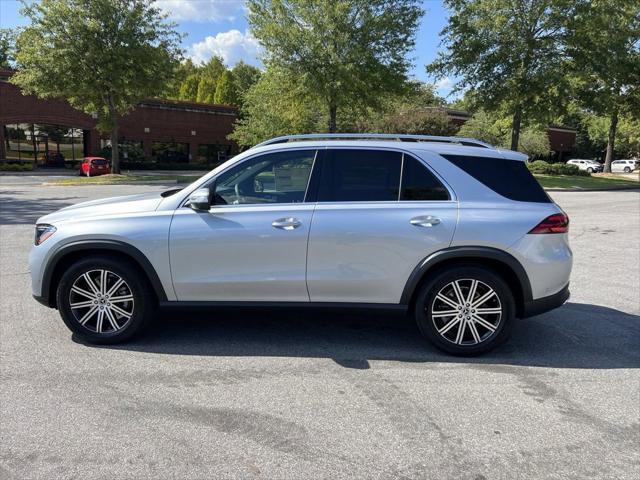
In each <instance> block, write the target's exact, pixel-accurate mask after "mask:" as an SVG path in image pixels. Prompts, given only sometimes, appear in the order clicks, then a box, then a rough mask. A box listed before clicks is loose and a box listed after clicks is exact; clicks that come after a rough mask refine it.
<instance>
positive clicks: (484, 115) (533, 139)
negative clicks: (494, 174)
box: [458, 110, 551, 157]
mask: <svg viewBox="0 0 640 480" xmlns="http://www.w3.org/2000/svg"><path fill="white" fill-rule="evenodd" d="M458 135H460V136H461V137H471V138H476V139H478V140H482V141H483V142H487V143H489V144H491V145H495V146H497V147H508V146H509V145H510V143H511V121H510V119H509V117H508V116H507V115H500V114H498V113H488V112H486V111H484V110H479V111H477V112H476V113H474V114H473V116H472V117H471V118H470V119H469V120H467V121H466V122H465V123H464V125H462V127H461V128H460V131H459V132H458ZM517 150H519V151H521V152H523V153H526V154H527V155H529V156H530V157H536V156H542V155H548V154H549V152H550V151H551V146H550V145H549V136H548V135H547V132H546V129H545V128H543V127H540V126H537V125H532V126H527V127H524V128H522V131H521V134H520V135H519V138H518V148H517Z"/></svg>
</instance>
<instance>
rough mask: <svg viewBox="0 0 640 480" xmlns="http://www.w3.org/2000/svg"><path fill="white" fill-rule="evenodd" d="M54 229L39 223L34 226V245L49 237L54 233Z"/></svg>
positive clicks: (51, 226)
mask: <svg viewBox="0 0 640 480" xmlns="http://www.w3.org/2000/svg"><path fill="white" fill-rule="evenodd" d="M56 230H57V229H56V227H54V226H53V225H47V224H46V223H41V224H40V225H36V238H35V244H36V245H40V244H41V243H42V242H44V241H45V240H46V239H47V238H49V237H50V236H51V235H53V234H54V233H56Z"/></svg>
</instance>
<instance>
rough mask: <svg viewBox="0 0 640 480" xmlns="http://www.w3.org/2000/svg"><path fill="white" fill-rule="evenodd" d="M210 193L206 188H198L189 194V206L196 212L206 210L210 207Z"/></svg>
mask: <svg viewBox="0 0 640 480" xmlns="http://www.w3.org/2000/svg"><path fill="white" fill-rule="evenodd" d="M210 195H211V191H210V190H209V189H208V188H199V189H198V190H196V191H195V192H193V193H192V194H191V195H189V203H188V205H189V207H191V208H193V209H194V210H196V211H198V212H203V211H204V212H208V211H209V209H210V208H211V201H210V199H209V197H210Z"/></svg>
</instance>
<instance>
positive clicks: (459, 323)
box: [415, 266, 515, 356]
mask: <svg viewBox="0 0 640 480" xmlns="http://www.w3.org/2000/svg"><path fill="white" fill-rule="evenodd" d="M514 317H515V301H514V299H513V294H512V292H511V290H510V288H509V286H508V285H507V284H506V283H505V281H504V280H503V279H502V277H500V276H499V275H497V274H496V273H494V272H493V271H492V270H490V269H488V268H485V267H483V266H468V267H464V266H460V267H452V268H449V269H446V270H441V271H440V272H439V273H437V274H436V275H435V276H434V277H433V278H432V279H430V280H429V281H427V282H426V283H425V284H424V285H423V286H422V287H421V288H420V290H419V291H418V296H417V298H416V301H415V318H416V322H417V324H418V328H419V329H420V332H421V333H422V335H423V336H424V337H426V338H427V339H428V340H430V341H431V342H432V343H433V344H434V345H435V346H436V347H438V348H439V349H441V350H444V351H445V352H448V353H451V354H454V355H462V356H465V355H467V356H468V355H478V354H480V353H484V352H487V351H489V350H491V349H493V348H495V347H497V346H498V345H500V344H501V343H503V342H504V341H505V340H506V339H507V338H508V337H509V334H510V333H511V328H512V326H513V322H514Z"/></svg>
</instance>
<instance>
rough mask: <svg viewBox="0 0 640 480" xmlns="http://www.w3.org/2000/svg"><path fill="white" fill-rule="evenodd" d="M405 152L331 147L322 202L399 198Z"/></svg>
mask: <svg viewBox="0 0 640 480" xmlns="http://www.w3.org/2000/svg"><path fill="white" fill-rule="evenodd" d="M401 163H402V154H401V153H399V152H389V151H384V150H328V151H327V156H326V158H325V161H324V164H323V167H322V176H321V178H320V188H319V192H318V201H319V202H380V201H393V200H398V189H399V186H400V165H401Z"/></svg>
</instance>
